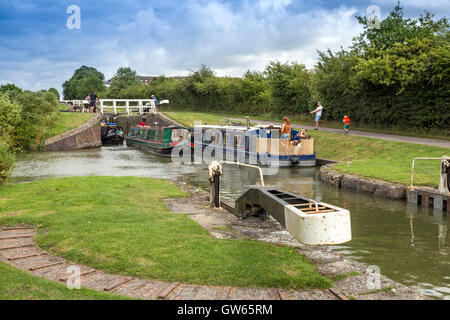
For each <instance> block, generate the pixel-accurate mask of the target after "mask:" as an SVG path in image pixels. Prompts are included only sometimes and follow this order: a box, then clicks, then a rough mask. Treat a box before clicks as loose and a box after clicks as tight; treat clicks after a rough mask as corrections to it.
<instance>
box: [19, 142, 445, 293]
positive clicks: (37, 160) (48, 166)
mask: <svg viewBox="0 0 450 320" xmlns="http://www.w3.org/2000/svg"><path fill="white" fill-rule="evenodd" d="M205 167H206V166H194V165H191V166H180V165H178V164H175V163H172V162H171V160H170V159H164V158H160V157H157V156H153V155H151V154H149V153H145V152H142V151H139V150H134V149H130V148H127V147H125V146H121V147H111V148H105V147H103V148H100V149H92V150H83V151H72V152H54V153H29V154H25V155H22V156H20V158H19V159H18V162H17V164H16V167H15V170H14V171H13V173H12V178H11V180H12V181H11V182H13V183H14V182H16V183H22V182H30V181H35V180H39V179H47V178H58V177H68V176H138V177H152V178H162V179H185V180H186V181H189V182H190V183H191V184H193V185H196V186H197V187H201V188H203V189H204V190H208V189H209V182H208V181H207V179H206V171H204V170H203V169H204V168H205ZM258 179H259V173H258V172H257V171H256V170H254V169H247V168H238V167H229V166H226V167H225V168H224V177H223V181H222V193H223V194H224V195H226V196H228V197H230V198H233V199H236V198H237V197H239V196H240V195H241V194H242V193H243V192H245V191H246V190H247V188H248V186H249V185H253V184H257V183H258ZM264 179H265V183H266V186H267V185H271V186H274V187H276V188H280V189H283V190H286V191H290V192H292V193H295V194H299V195H302V196H305V197H308V198H313V199H316V200H318V201H323V202H326V203H330V204H333V205H336V206H339V207H343V208H346V209H348V210H350V212H351V217H352V232H353V240H352V241H351V242H350V243H348V244H345V245H342V246H337V247H332V250H336V251H339V252H340V253H342V254H344V255H346V256H348V257H350V258H351V259H353V260H357V261H360V262H362V263H365V264H366V265H368V266H377V267H379V268H380V270H381V273H382V274H384V275H386V276H387V277H389V278H391V279H393V280H395V281H398V282H400V283H403V284H405V285H407V286H409V287H410V288H413V289H416V290H418V291H420V292H422V293H423V294H425V295H427V296H430V297H432V298H435V299H450V255H449V254H450V240H449V231H448V230H449V227H450V224H449V219H448V217H447V216H446V215H445V214H443V212H442V211H434V210H433V209H427V208H420V207H417V206H416V205H410V204H407V203H406V202H403V201H391V200H386V199H382V198H374V197H372V196H369V195H367V194H363V193H355V192H351V191H345V190H340V189H337V188H334V187H332V186H329V185H325V184H323V183H320V182H319V181H318V170H317V169H316V168H304V169H297V168H296V169H293V168H281V169H280V170H279V172H278V174H277V175H272V176H265V177H264Z"/></svg>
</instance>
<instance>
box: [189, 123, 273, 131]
mask: <svg viewBox="0 0 450 320" xmlns="http://www.w3.org/2000/svg"><path fill="white" fill-rule="evenodd" d="M193 128H200V129H202V130H214V129H215V130H221V131H242V132H246V131H256V130H261V129H269V130H271V129H281V126H279V125H257V126H255V127H250V128H247V127H244V126H215V125H204V126H203V125H202V126H194V127H193Z"/></svg>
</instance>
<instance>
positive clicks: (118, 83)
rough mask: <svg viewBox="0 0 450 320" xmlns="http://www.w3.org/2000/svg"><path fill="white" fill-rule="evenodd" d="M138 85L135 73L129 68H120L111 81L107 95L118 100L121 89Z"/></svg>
mask: <svg viewBox="0 0 450 320" xmlns="http://www.w3.org/2000/svg"><path fill="white" fill-rule="evenodd" d="M139 84H140V81H139V79H138V78H137V74H136V71H134V70H131V68H124V67H121V68H119V69H118V70H117V72H116V74H115V75H114V77H113V78H112V80H111V87H110V88H109V95H110V97H111V98H113V99H120V98H122V97H121V96H120V93H121V91H122V90H123V89H125V88H127V87H130V86H137V85H139Z"/></svg>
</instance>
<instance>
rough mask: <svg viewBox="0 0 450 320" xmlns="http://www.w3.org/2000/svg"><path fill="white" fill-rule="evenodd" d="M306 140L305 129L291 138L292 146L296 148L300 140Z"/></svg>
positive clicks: (306, 133) (306, 132)
mask: <svg viewBox="0 0 450 320" xmlns="http://www.w3.org/2000/svg"><path fill="white" fill-rule="evenodd" d="M307 138H308V131H307V130H306V129H302V131H300V132H299V133H298V134H297V135H296V136H295V137H293V138H292V145H294V146H296V145H298V144H300V143H301V140H304V139H307Z"/></svg>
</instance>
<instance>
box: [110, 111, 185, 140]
mask: <svg viewBox="0 0 450 320" xmlns="http://www.w3.org/2000/svg"><path fill="white" fill-rule="evenodd" d="M142 119H145V123H146V124H147V125H148V126H154V124H155V122H157V123H158V127H170V126H183V125H181V124H179V123H178V122H176V121H174V120H172V119H170V118H169V117H167V116H165V115H163V114H161V113H157V114H149V115H145V116H141V115H137V116H128V117H127V116H113V115H104V116H103V120H105V121H106V122H113V123H116V124H117V125H118V126H119V127H122V128H123V129H124V131H125V134H126V135H128V132H129V131H130V128H131V127H133V126H137V125H138V124H139V123H140V122H141V121H142Z"/></svg>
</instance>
